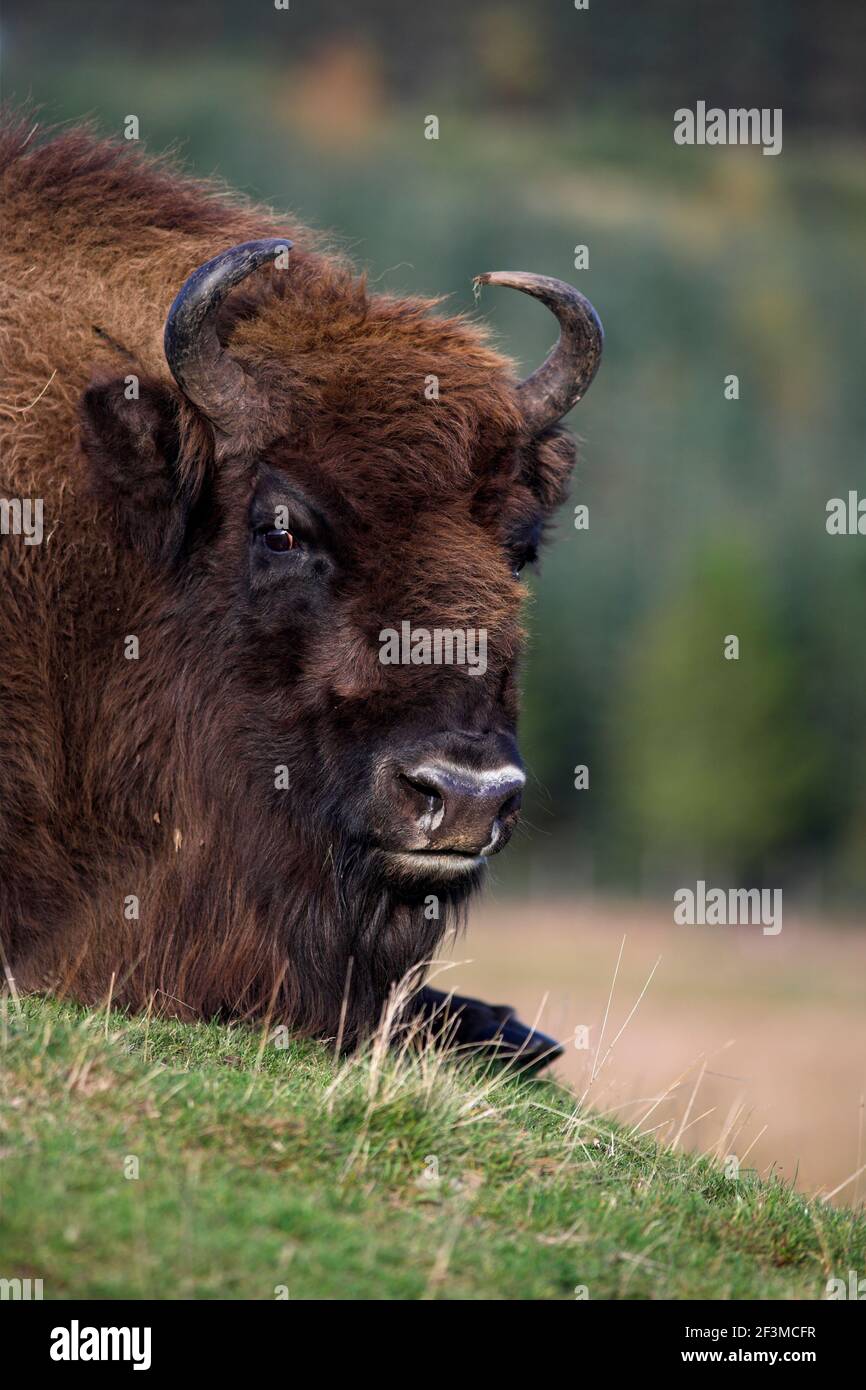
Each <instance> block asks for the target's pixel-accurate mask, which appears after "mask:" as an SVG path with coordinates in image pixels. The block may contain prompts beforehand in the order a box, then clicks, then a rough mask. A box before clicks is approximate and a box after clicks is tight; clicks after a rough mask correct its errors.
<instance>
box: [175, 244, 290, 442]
mask: <svg viewBox="0 0 866 1390" xmlns="http://www.w3.org/2000/svg"><path fill="white" fill-rule="evenodd" d="M291 245H292V243H291V242H290V241H287V240H286V239H285V238H283V239H282V241H277V240H275V239H268V240H266V241H244V242H241V244H240V245H239V246H233V247H232V248H231V249H230V250H229V251H223V252H221V253H220V255H219V256H214V258H213V260H211V261H206V262H205V264H204V265H201V266H199V268H198V270H194V271H193V273H192V275H190V277H189V279H188V280H186V281H185V282H184V284H183V285H182V286H181V289H180V291H179V292H178V294H177V296H176V298H175V300H174V303H173V304H172V306H171V308H170V309H169V311H168V318H167V319H166V322H165V338H164V347H165V357H166V361H167V362H168V365H169V367H170V368H171V374H172V376H173V377H174V379H175V381H176V382H177V384H178V386H179V387H180V389H181V391H183V393H184V395H185V396H186V397H187V398H188V399H189V400H191V401H192V403H193V405H197V406H198V408H199V410H201V411H203V412H204V414H205V415H206V416H207V417H208V419H209V420H211V421H212V422H213V424H215V425H216V426H217V427H218V428H219V429H221V430H222V431H224V433H226V434H232V433H234V432H236V431H237V430H238V429H239V428H241V427H242V425H243V421H244V419H245V418H246V417H248V415H249V413H250V411H251V410H252V409H253V407H254V406H255V404H256V401H257V399H258V393H257V391H256V388H255V385H254V383H253V382H252V381H251V379H250V377H249V376H248V375H247V373H246V372H245V371H244V369H243V367H241V365H240V363H239V362H236V361H235V359H234V358H233V357H232V356H231V354H230V353H228V352H227V351H226V350H225V348H224V347H223V346H222V344H221V343H220V341H219V339H218V337H217V334H216V328H215V326H214V315H215V313H216V310H217V309H218V308H219V306H220V305H221V304H222V302H223V300H224V299H225V297H226V295H227V294H228V293H229V291H230V290H232V289H234V287H235V285H239V284H240V282H241V281H242V280H245V279H246V278H247V276H248V275H251V274H252V272H253V271H254V270H258V268H259V266H262V265H264V264H265V263H266V262H267V261H273V260H275V259H276V257H277V256H278V255H279V254H280V252H288V251H289V250H290V248H291Z"/></svg>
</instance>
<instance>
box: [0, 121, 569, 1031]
mask: <svg viewBox="0 0 866 1390" xmlns="http://www.w3.org/2000/svg"><path fill="white" fill-rule="evenodd" d="M0 179H2V199H3V217H4V234H3V241H2V250H0V256H2V285H3V288H2V316H0V328H2V349H0V360H2V382H3V385H2V392H0V430H2V440H0V498H16V497H17V498H42V499H44V508H45V522H44V524H45V539H44V541H43V542H42V544H41V545H32V546H26V545H25V544H24V542H23V539H22V538H21V537H20V536H14V535H6V536H0V875H2V883H0V942H2V946H3V952H4V956H5V964H6V967H7V969H8V970H9V971H11V973H12V974H13V975H14V976H15V978H16V980H17V982H18V985H19V986H20V987H21V988H25V989H37V990H50V989H55V990H65V991H67V992H69V993H71V994H72V995H73V996H74V997H76V998H78V999H80V1000H83V1001H86V1002H95V1001H97V1000H100V999H102V998H104V997H105V996H106V995H107V994H108V992H109V990H110V989H112V988H113V997H114V999H115V1001H116V1002H118V1003H120V1004H125V1005H128V1006H131V1007H134V1008H141V1007H145V1006H147V1005H148V1004H149V1003H150V1002H151V1001H154V1002H155V1004H156V1006H157V1007H158V1008H162V1009H167V1010H169V1011H171V1012H174V1013H177V1014H180V1015H181V1016H184V1017H194V1016H225V1015H232V1016H238V1017H253V1016H256V1015H262V1014H264V1013H266V1012H268V1011H272V1013H273V1017H274V1019H275V1020H282V1021H285V1022H287V1023H288V1024H289V1025H290V1026H291V1027H292V1028H294V1029H296V1030H297V1031H298V1032H304V1033H308V1034H315V1035H333V1033H334V1032H335V1031H336V1029H337V1026H338V1019H339V1014H340V1007H341V1002H342V1000H343V995H344V990H345V986H346V980H347V973H348V970H349V960H350V958H351V960H352V962H353V967H352V971H351V988H350V997H349V1007H348V1016H347V1021H346V1036H347V1038H353V1037H358V1036H360V1035H362V1034H363V1033H364V1032H365V1031H366V1030H367V1029H368V1028H369V1027H370V1026H371V1025H372V1024H375V1022H376V1019H377V1015H378V1011H379V1009H380V1006H381V1003H382V1000H383V998H384V997H385V995H386V993H387V990H388V988H389V985H390V984H391V982H392V981H394V980H395V979H397V978H399V977H400V976H401V975H402V974H403V973H404V972H405V971H407V970H408V969H410V968H411V967H413V966H416V965H417V964H418V963H419V962H423V961H425V960H427V959H429V958H430V956H431V955H432V954H433V953H434V952H435V948H436V944H437V941H438V940H439V939H440V937H441V934H442V932H443V930H444V928H445V925H446V918H447V915H448V912H449V911H452V910H453V908H454V907H456V906H458V905H459V901H460V900H461V898H462V897H463V896H464V895H465V892H466V891H467V887H468V886H471V885H467V884H465V883H464V884H463V885H462V887H461V888H460V890H459V891H457V890H456V889H455V890H452V889H450V888H449V887H448V886H447V885H443V886H442V887H441V893H440V888H438V887H436V885H435V884H434V885H432V887H431V886H430V885H427V886H426V888H427V891H435V892H437V893H439V894H440V896H441V899H442V903H443V910H442V912H441V914H440V916H439V917H438V919H437V918H433V919H432V920H428V914H425V912H424V910H423V898H422V897H421V895H420V893H419V890H418V885H414V886H410V885H405V884H402V885H401V884H400V883H395V882H392V881H391V880H390V879H389V877H388V875H387V873H386V872H385V871H384V870H383V868H382V865H381V863H380V859H379V857H378V856H377V852H376V835H377V829H376V816H377V815H378V814H380V812H379V811H376V809H375V807H374V805H373V800H372V799H371V798H373V790H372V789H371V778H372V777H373V776H374V771H373V769H374V768H375V767H376V766H378V765H379V764H377V763H376V759H377V758H379V759H380V760H381V757H382V756H384V755H385V754H386V753H387V751H388V749H389V748H390V747H391V746H392V745H393V744H394V742H395V741H396V742H398V743H401V744H407V743H409V744H411V743H412V742H413V741H416V742H417V740H418V739H423V737H424V736H426V733H427V731H429V730H431V729H432V730H435V731H439V732H441V731H447V730H449V729H453V728H459V729H467V730H473V731H475V732H476V733H477V734H478V735H479V736H480V735H481V733H482V732H485V731H490V730H491V729H495V730H497V731H501V732H502V733H503V736H506V735H507V736H510V734H511V732H512V731H513V726H514V722H515V718H516V708H515V704H516V696H515V670H516V662H517V658H518V651H519V645H520V631H519V618H518V610H519V606H520V601H521V586H520V584H519V583H518V582H517V581H516V580H515V579H514V578H513V576H512V574H511V566H510V563H509V560H510V557H511V558H513V557H514V556H515V555H518V556H519V553H520V551H521V549H522V548H523V547H524V546H525V544H526V537H527V536H528V535H529V534H530V533H531V531H532V529H533V527H537V526H538V524H539V523H542V524H543V521H544V519H545V518H546V517H547V516H548V515H549V513H550V511H551V510H552V508H553V507H554V506H555V505H556V504H557V502H558V501H559V500H560V499H561V497H562V495H563V493H564V489H565V486H566V484H567V476H568V472H569V469H570V467H571V464H572V461H573V448H572V445H571V442H570V441H569V440H568V439H567V438H565V437H564V436H561V435H559V434H557V433H556V432H550V433H548V434H547V435H546V436H545V437H544V438H543V439H542V440H541V441H531V440H527V439H526V438H524V437H523V435H522V434H521V418H520V415H519V412H518V410H517V408H516V404H515V396H514V389H513V388H514V378H513V375H512V372H511V368H510V366H509V364H508V363H507V362H506V361H505V360H504V359H502V358H501V357H500V356H499V355H497V354H496V353H495V352H493V351H492V350H491V349H490V348H489V346H488V345H487V344H486V342H485V339H484V336H483V334H482V332H481V331H480V330H479V329H478V327H476V326H474V325H472V324H470V323H468V322H465V321H463V320H461V319H457V318H438V317H434V316H431V315H430V314H429V309H430V307H431V306H430V304H428V303H426V302H422V301H418V300H403V299H394V298H389V297H387V296H383V295H371V294H370V293H369V292H368V290H367V289H366V287H365V284H364V281H363V279H358V278H356V277H355V275H354V274H353V272H352V270H351V268H350V267H349V266H347V265H346V264H344V263H343V262H342V261H341V260H340V259H339V258H337V257H334V256H332V255H328V254H324V253H322V252H321V251H320V250H317V249H316V243H315V240H314V238H313V237H311V235H310V234H309V233H308V232H307V231H305V230H304V229H303V228H299V227H296V226H293V225H292V226H287V225H286V223H285V221H284V220H283V219H277V218H275V217H274V216H273V215H272V214H271V213H270V212H268V211H264V210H262V209H259V208H256V207H251V206H249V205H247V204H245V203H243V202H240V201H238V200H237V199H233V198H231V197H229V196H227V195H226V194H224V193H223V192H221V191H215V190H214V189H213V188H211V187H208V186H205V185H202V184H200V183H197V182H195V181H193V180H191V179H189V178H186V177H184V176H182V175H180V174H179V173H177V172H176V171H175V170H173V169H172V168H171V167H169V166H166V165H165V164H163V163H160V162H158V161H155V160H153V159H149V158H146V157H144V156H143V155H141V154H140V153H138V152H137V151H136V150H135V148H134V147H133V148H130V147H126V146H124V147H118V146H117V145H114V144H110V143H105V142H101V141H99V140H97V139H96V138H95V137H94V136H93V135H92V134H91V133H90V132H88V131H87V130H85V129H81V128H77V129H73V130H70V131H68V132H65V133H60V134H56V135H54V136H53V137H52V138H50V139H49V140H48V141H45V140H43V139H42V138H41V137H40V135H39V132H36V133H35V134H33V133H31V132H30V126H29V124H28V123H25V124H21V123H20V122H16V121H14V120H12V121H8V120H7V121H6V122H5V123H4V126H3V129H2V135H0ZM266 236H289V237H291V238H292V240H293V242H294V246H295V249H294V251H293V252H292V255H291V264H290V268H289V270H288V271H287V272H284V273H282V274H279V273H278V272H277V271H276V270H271V269H268V270H262V271H260V272H258V273H257V274H256V275H255V276H254V277H252V278H251V279H250V281H249V282H246V283H245V284H244V285H243V286H241V287H240V288H239V289H238V290H237V291H235V292H234V293H233V294H232V295H231V296H230V297H229V299H228V301H227V303H226V305H224V306H223V309H222V311H221V322H220V333H221V336H222V338H223V340H224V341H225V342H226V343H228V345H229V346H230V349H231V352H232V354H233V355H234V356H235V357H237V358H238V359H239V360H240V361H241V362H242V363H243V364H244V366H245V367H246V368H247V370H248V371H249V372H250V373H251V374H252V375H253V376H254V377H255V378H256V379H257V380H258V381H259V383H261V384H263V385H264V387H265V388H266V392H267V396H268V401H269V411H268V416H267V419H266V421H265V429H264V433H263V441H262V442H259V443H257V445H256V447H255V448H253V447H252V444H251V441H249V440H247V441H244V440H240V441H236V447H235V448H234V449H233V450H232V451H230V452H229V455H228V456H227V457H220V458H219V459H218V460H215V457H214V444H213V439H212V435H211V431H210V429H209V428H208V426H207V423H206V422H205V420H204V419H203V418H202V417H201V416H200V415H199V414H198V413H197V412H196V410H195V409H194V408H193V407H192V406H191V405H190V404H189V403H188V402H187V401H186V400H185V399H184V397H183V396H182V394H181V393H180V391H179V390H178V388H177V387H176V385H175V383H174V381H173V380H172V378H171V375H170V373H169V372H168V370H167V367H166V364H165V360H164V357H163V352H162V333H163V326H164V323H165V318H166V312H167V310H168V307H169V305H170V303H171V301H172V299H173V297H174V295H175V293H176V292H177V290H178V288H179V287H180V285H181V284H182V283H183V281H184V280H185V278H186V277H187V276H188V275H189V274H190V273H191V271H192V270H193V269H194V268H195V267H196V266H198V265H200V264H201V263H202V262H204V261H206V260H208V259H209V258H210V257H212V256H213V255H215V254H216V253H217V252H218V251H221V250H223V249H225V248H226V247H228V246H230V245H232V244H234V243H238V242H243V241H247V240H251V239H257V238H262V237H266ZM130 373H133V374H135V375H136V376H137V377H139V378H140V382H141V387H140V398H139V400H138V401H137V402H135V403H133V404H132V405H130V403H129V402H128V401H127V400H126V398H125V395H124V379H125V378H126V377H127V376H128V375H129V374H130ZM430 374H435V375H436V376H437V377H438V379H439V383H440V386H439V389H440V398H439V400H438V401H434V402H431V401H429V400H427V399H425V394H424V384H425V379H426V378H427V377H428V376H429V375H430ZM284 486H285V495H286V497H287V498H288V499H289V502H290V504H291V506H292V507H297V508H298V509H299V510H300V511H301V512H302V513H304V509H305V508H306V509H307V510H308V512H309V514H310V516H311V517H312V518H313V519H312V520H311V521H310V526H311V529H312V530H313V531H314V532H315V536H314V539H313V541H312V542H311V547H312V550H311V553H314V554H316V555H318V556H319V559H318V560H317V561H316V566H315V568H316V575H315V576H313V575H312V574H310V575H307V577H306V578H304V579H303V581H302V582H300V583H299V584H298V585H296V586H295V587H294V588H292V589H289V590H287V589H286V587H285V586H284V585H282V586H281V585H279V584H275V583H272V582H271V580H270V579H269V578H267V579H263V580H261V581H260V580H259V579H257V578H255V576H253V578H251V567H250V566H251V562H250V559H249V554H250V549H249V547H250V520H249V518H250V509H251V507H252V506H255V505H256V504H257V503H256V499H257V498H258V497H259V496H260V494H261V493H262V490H264V491H265V493H267V497H268V499H269V500H268V501H267V505H268V506H270V505H271V502H273V501H274V497H275V495H276V494H279V495H282V493H281V488H283V487H284ZM277 500H279V497H277ZM317 528H318V529H317ZM404 618H408V619H410V620H411V622H412V623H413V624H414V625H415V626H418V625H426V626H428V627H431V628H432V627H451V628H453V627H467V626H468V627H476V628H480V627H483V628H486V630H487V633H488V644H489V647H488V662H489V665H488V670H487V673H486V675H484V676H483V678H469V677H467V675H466V672H465V671H462V670H460V669H459V668H455V667H447V666H442V667H411V666H408V667H393V666H392V667H385V666H382V665H381V664H380V662H379V660H378V650H379V643H378V641H377V637H378V633H379V631H380V629H381V628H384V627H390V626H399V623H400V621H401V620H402V619H404ZM130 635H134V636H136V637H137V638H138V642H139V658H138V659H137V660H130V659H127V657H126V655H125V652H126V647H125V640H126V638H127V637H128V636H130ZM278 765H286V766H287V767H288V768H289V771H290V790H289V791H288V792H286V791H280V790H276V789H275V785H274V769H275V767H276V766H278ZM132 896H134V897H135V898H137V899H138V902H139V905H140V915H139V917H138V919H137V920H136V919H135V917H134V915H132V914H133V909H131V907H130V899H131V897H132ZM130 916H131V918H132V919H131V920H130V919H129V918H130Z"/></svg>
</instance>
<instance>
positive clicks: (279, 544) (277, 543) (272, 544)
mask: <svg viewBox="0 0 866 1390" xmlns="http://www.w3.org/2000/svg"><path fill="white" fill-rule="evenodd" d="M262 540H263V541H264V543H265V545H266V546H267V548H268V550H276V551H279V552H285V551H286V550H291V549H292V548H293V546H294V544H295V538H294V536H293V535H292V533H291V531H284V530H283V529H282V527H274V528H273V529H272V530H270V531H263V532H262Z"/></svg>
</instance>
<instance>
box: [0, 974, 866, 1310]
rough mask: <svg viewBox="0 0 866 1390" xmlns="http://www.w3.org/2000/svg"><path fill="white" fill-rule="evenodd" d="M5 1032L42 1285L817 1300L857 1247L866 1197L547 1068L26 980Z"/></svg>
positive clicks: (9, 1240)
mask: <svg viewBox="0 0 866 1390" xmlns="http://www.w3.org/2000/svg"><path fill="white" fill-rule="evenodd" d="M0 1027H2V1040H0V1041H2V1047H0V1057H2V1086H0V1114H2V1130H0V1277H4V1278H12V1277H16V1276H18V1277H27V1276H30V1277H31V1278H41V1279H42V1280H43V1285H44V1294H45V1297H46V1298H71V1297H81V1298H105V1297H125V1298H257V1299H258V1298H263V1299H273V1298H275V1297H277V1296H278V1294H277V1292H276V1290H277V1289H278V1287H279V1286H286V1288H287V1291H288V1296H289V1297H291V1298H295V1299H302V1298H365V1299H366V1298H377V1299H391V1298H399V1299H419V1298H449V1299H451V1298H458V1299H464V1298H468V1299H487V1298H514V1299H569V1298H573V1297H574V1296H575V1292H574V1291H575V1286H577V1285H584V1286H586V1289H587V1291H588V1295H589V1297H590V1298H593V1299H598V1298H798V1297H805V1298H820V1297H821V1296H822V1295H823V1292H824V1286H825V1282H826V1280H827V1278H828V1277H830V1276H831V1275H842V1277H846V1275H847V1271H848V1270H849V1269H859V1270H862V1269H863V1268H864V1265H866V1221H864V1220H863V1218H862V1217H861V1216H855V1215H853V1214H852V1213H850V1212H846V1211H843V1210H839V1209H836V1208H833V1207H831V1206H829V1205H828V1204H826V1203H823V1202H821V1201H819V1200H817V1199H808V1200H807V1199H804V1198H803V1197H802V1196H800V1195H798V1194H797V1193H795V1192H793V1191H792V1190H791V1189H790V1188H789V1187H787V1186H785V1185H783V1184H782V1183H779V1182H761V1181H759V1180H758V1179H757V1178H756V1177H755V1176H754V1175H753V1174H743V1175H741V1177H740V1179H739V1181H736V1182H734V1181H730V1180H728V1179H727V1178H726V1177H725V1176H724V1174H723V1173H722V1172H721V1170H720V1169H719V1167H718V1166H714V1165H713V1164H711V1163H710V1162H709V1161H708V1160H705V1159H701V1158H695V1157H694V1156H693V1155H687V1154H683V1153H681V1152H670V1151H666V1150H663V1149H661V1148H659V1147H658V1146H657V1145H656V1144H655V1143H654V1142H653V1141H652V1140H651V1139H649V1138H645V1137H641V1138H639V1137H637V1136H636V1135H635V1134H634V1133H633V1132H632V1131H629V1130H628V1129H625V1128H622V1127H617V1126H616V1125H615V1124H613V1123H611V1122H609V1121H608V1120H606V1119H601V1118H599V1117H597V1116H595V1115H593V1114H592V1113H584V1112H579V1111H577V1110H576V1102H575V1099H574V1097H573V1096H572V1095H571V1094H570V1093H569V1092H567V1091H565V1090H563V1089H562V1088H561V1087H558V1086H556V1085H555V1084H553V1083H550V1082H540V1081H522V1082H521V1081H518V1080H513V1079H512V1080H508V1079H506V1078H504V1077H503V1076H502V1074H501V1073H500V1074H498V1075H493V1074H491V1073H489V1072H485V1071H484V1070H483V1069H481V1068H479V1067H474V1068H470V1067H466V1066H464V1067H457V1066H455V1065H454V1064H453V1063H443V1062H442V1060H441V1058H440V1057H439V1056H437V1054H434V1053H432V1052H429V1051H428V1052H427V1053H426V1054H424V1055H421V1056H420V1057H419V1058H416V1059H414V1060H407V1059H406V1058H405V1057H404V1058H398V1057H395V1056H394V1055H393V1054H392V1053H388V1052H386V1051H385V1050H384V1049H383V1048H381V1047H380V1048H376V1047H374V1048H372V1049H371V1050H370V1051H369V1052H368V1053H367V1054H366V1055H365V1056H363V1057H359V1058H356V1059H354V1060H350V1061H349V1062H347V1063H343V1064H341V1065H339V1066H338V1065H335V1063H334V1059H333V1054H332V1052H331V1050H330V1049H328V1048H326V1047H324V1046H322V1045H318V1044H312V1043H290V1044H289V1045H288V1046H287V1047H284V1048H281V1047H279V1046H276V1045H275V1044H274V1042H272V1041H271V1040H270V1039H269V1038H268V1037H267V1035H265V1034H263V1033H261V1032H260V1031H254V1030H250V1029H246V1028H242V1027H227V1026H221V1025H215V1024H214V1025H197V1026H190V1025H186V1024H181V1023H175V1022H162V1021H156V1020H151V1021H148V1020H147V1019H144V1018H134V1019H127V1018H126V1017H124V1016H122V1015H119V1014H116V1013H112V1014H106V1013H105V1012H102V1013H93V1012H86V1011H83V1010H80V1009H77V1008H74V1007H72V1006H68V1005H65V1004H58V1003H56V1002H55V1003H52V1002H45V1001H43V1000H38V999H32V998H30V999H24V1000H22V1001H21V1004H20V1007H16V1006H15V1004H14V1003H13V1001H10V1000H5V1001H3V1016H2V1018H0ZM131 1158H134V1159H137V1162H138V1173H139V1176H138V1177H137V1178H128V1177H126V1176H125V1174H124V1165H125V1164H126V1165H127V1167H128V1168H129V1167H130V1166H131V1165H130V1159H131ZM437 1170H438V1182H436V1181H432V1182H431V1181H429V1180H428V1179H427V1178H425V1176H424V1175H425V1172H428V1173H429V1172H435V1171H437ZM283 1296H285V1294H283Z"/></svg>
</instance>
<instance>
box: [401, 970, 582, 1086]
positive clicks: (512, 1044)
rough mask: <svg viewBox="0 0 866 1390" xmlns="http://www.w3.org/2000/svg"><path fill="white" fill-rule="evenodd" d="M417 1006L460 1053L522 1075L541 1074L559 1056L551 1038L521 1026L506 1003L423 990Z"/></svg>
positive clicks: (556, 1044) (558, 1049)
mask: <svg viewBox="0 0 866 1390" xmlns="http://www.w3.org/2000/svg"><path fill="white" fill-rule="evenodd" d="M419 1005H420V1007H421V1008H422V1009H423V1012H424V1014H425V1015H426V1016H427V1017H428V1018H429V1019H430V1021H431V1023H433V1024H434V1028H435V1030H436V1031H437V1032H438V1031H439V1029H440V1028H441V1030H442V1036H443V1038H445V1039H446V1040H447V1043H448V1045H449V1046H451V1047H453V1048H455V1049H457V1050H459V1051H460V1052H461V1053H464V1054H471V1055H473V1056H479V1057H489V1058H492V1059H494V1060H495V1061H497V1062H501V1063H502V1064H503V1065H505V1066H508V1067H511V1068H513V1069H514V1070H515V1071H519V1072H521V1073H524V1074H526V1073H532V1072H537V1071H541V1070H542V1068H544V1067H547V1066H549V1065H550V1064H551V1063H552V1062H555V1061H556V1060H557V1059H558V1058H559V1057H561V1056H562V1055H563V1048H562V1046H561V1045H560V1044H559V1043H558V1042H557V1041H556V1039H555V1038H550V1037H548V1036H547V1034H546V1033H541V1032H539V1031H538V1030H537V1029H534V1028H528V1027H527V1026H526V1024H525V1023H521V1022H520V1020H519V1019H518V1018H516V1017H515V1013H514V1009H512V1008H511V1007H510V1005H508V1004H485V1003H484V1002H483V1001H482V1000H481V999H465V998H462V997H461V996H460V995H446V994H442V993H440V991H439V990H433V989H430V988H429V987H425V988H424V989H422V990H421V991H420V993H419Z"/></svg>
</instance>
